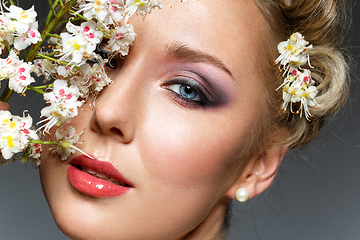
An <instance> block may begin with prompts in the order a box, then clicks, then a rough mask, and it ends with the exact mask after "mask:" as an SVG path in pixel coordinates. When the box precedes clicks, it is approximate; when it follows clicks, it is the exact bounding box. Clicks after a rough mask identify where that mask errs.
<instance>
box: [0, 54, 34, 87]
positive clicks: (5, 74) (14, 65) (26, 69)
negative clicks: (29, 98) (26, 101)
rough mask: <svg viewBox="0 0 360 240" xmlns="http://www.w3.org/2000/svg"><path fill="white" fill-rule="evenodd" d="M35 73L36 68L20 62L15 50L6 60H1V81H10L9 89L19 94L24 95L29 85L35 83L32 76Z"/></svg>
mask: <svg viewBox="0 0 360 240" xmlns="http://www.w3.org/2000/svg"><path fill="white" fill-rule="evenodd" d="M33 71H34V66H33V65H32V64H31V63H25V62H23V61H22V60H20V59H19V58H18V57H17V53H16V52H15V51H13V50H12V51H10V54H9V56H8V57H7V58H6V59H0V80H2V79H9V88H10V89H11V90H14V91H15V92H17V93H23V92H24V91H25V90H26V87H27V86H28V85H30V84H31V83H32V82H35V79H34V78H33V77H31V75H30V74H31V72H33Z"/></svg>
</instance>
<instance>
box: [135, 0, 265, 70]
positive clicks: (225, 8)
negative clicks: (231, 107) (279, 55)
mask: <svg viewBox="0 0 360 240" xmlns="http://www.w3.org/2000/svg"><path fill="white" fill-rule="evenodd" d="M131 23H132V24H133V25H134V27H135V32H136V33H137V34H138V35H137V37H136V40H135V44H136V45H140V46H141V45H142V46H145V44H146V45H147V46H149V45H152V46H151V49H158V48H160V47H162V48H163V49H164V50H165V48H166V46H169V45H171V44H173V43H174V42H180V43H182V44H185V45H187V46H189V47H190V48H192V49H196V50H199V51H201V52H205V53H207V54H209V55H213V56H216V57H217V58H219V59H220V60H221V61H223V62H224V63H225V65H226V66H228V67H229V69H230V70H231V71H232V72H233V74H234V76H235V77H236V75H237V74H236V72H237V71H238V70H239V65H242V66H246V69H247V70H248V71H253V70H256V65H258V64H259V63H258V62H259V61H261V55H262V51H263V50H262V48H263V47H262V42H263V41H264V39H265V32H266V31H265V26H266V24H265V20H264V17H263V15H262V13H261V12H260V10H259V9H258V7H257V6H256V4H255V3H254V1H252V0H226V1H219V0H198V1H196V2H192V1H189V2H188V3H187V4H184V3H181V2H180V1H179V0H173V1H170V4H169V5H168V4H166V3H165V4H164V7H163V9H162V10H157V9H155V10H154V11H153V12H152V13H151V14H149V15H147V16H146V17H145V19H144V20H143V19H142V17H141V16H133V17H132V18H131ZM139 49H141V51H144V50H145V51H146V48H142V47H140V48H139ZM134 50H135V49H134ZM244 70H245V69H242V71H244Z"/></svg>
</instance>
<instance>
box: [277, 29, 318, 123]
mask: <svg viewBox="0 0 360 240" xmlns="http://www.w3.org/2000/svg"><path fill="white" fill-rule="evenodd" d="M308 44H309V42H307V41H305V40H304V37H303V36H302V35H301V34H300V33H298V32H296V33H293V34H292V35H291V36H290V38H289V39H288V40H287V41H284V42H280V43H279V45H278V51H279V53H280V56H279V57H278V58H277V59H276V60H275V63H276V64H278V63H280V66H282V69H281V70H284V74H283V76H284V83H283V84H282V85H281V86H280V87H279V88H281V87H282V88H283V100H284V104H283V106H282V109H283V110H284V111H286V110H287V109H288V106H289V105H290V111H291V112H292V113H293V112H296V113H299V114H300V117H302V116H303V115H304V116H305V118H306V119H307V120H308V121H310V118H311V117H312V115H311V114H310V111H309V106H310V107H312V106H315V104H316V101H315V97H316V95H317V93H318V90H317V88H316V87H315V81H314V80H312V78H311V71H310V70H308V69H303V68H301V66H303V65H304V64H306V63H308V65H309V66H310V67H311V65H310V59H309V52H310V51H311V49H312V45H308ZM295 103H300V106H299V109H298V110H296V111H294V110H293V104H295Z"/></svg>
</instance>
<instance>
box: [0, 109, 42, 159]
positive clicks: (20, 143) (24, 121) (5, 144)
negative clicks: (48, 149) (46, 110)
mask: <svg viewBox="0 0 360 240" xmlns="http://www.w3.org/2000/svg"><path fill="white" fill-rule="evenodd" d="M32 121H33V120H32V118H31V117H30V115H27V116H26V117H25V116H24V117H18V116H12V115H11V113H10V112H9V111H0V132H1V138H0V148H1V154H2V157H3V158H4V159H5V160H6V161H8V160H9V159H10V158H11V157H12V156H13V155H14V154H16V153H18V152H22V151H24V150H26V152H27V154H26V157H27V158H32V159H35V162H37V161H38V159H39V157H40V155H39V154H38V153H39V152H40V149H41V146H38V145H36V144H34V143H31V140H39V137H38V136H37V134H36V132H35V130H33V129H31V127H32ZM5 160H3V161H1V162H2V163H4V162H5Z"/></svg>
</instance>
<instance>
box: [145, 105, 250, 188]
mask: <svg viewBox="0 0 360 240" xmlns="http://www.w3.org/2000/svg"><path fill="white" fill-rule="evenodd" d="M176 110H177V111H176ZM183 111H185V110H184V109H181V107H180V108H179V107H178V106H174V105H173V106H172V107H165V108H161V107H160V109H155V110H154V111H153V113H151V114H148V119H147V121H146V124H144V125H143V127H144V129H142V132H143V134H141V139H140V141H139V143H140V145H141V147H140V148H139V149H141V150H142V152H141V155H142V157H143V159H146V160H145V161H144V164H146V165H147V166H146V169H150V170H151V171H154V172H156V176H157V177H158V178H160V179H161V181H163V182H165V183H166V184H169V185H172V186H173V187H174V188H175V189H176V188H177V189H189V188H192V189H195V188H197V189H204V190H205V189H206V191H213V192H214V193H216V192H222V191H224V189H219V188H221V187H222V186H223V185H224V184H225V182H226V180H227V179H228V177H229V175H230V172H231V168H232V167H233V166H234V162H235V161H238V160H239V155H240V153H241V143H242V141H243V134H244V133H242V132H241V131H240V130H239V129H238V126H236V127H235V126H233V125H232V123H229V124H224V123H225V122H224V117H221V116H224V115H222V114H219V113H215V112H214V113H212V114H207V115H206V117H204V116H202V115H201V114H198V113H197V114H194V113H191V112H190V113H186V112H185V113H184V112H183ZM194 111H199V112H200V111H201V110H194ZM219 116H220V117H219ZM234 128H235V129H234Z"/></svg>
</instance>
